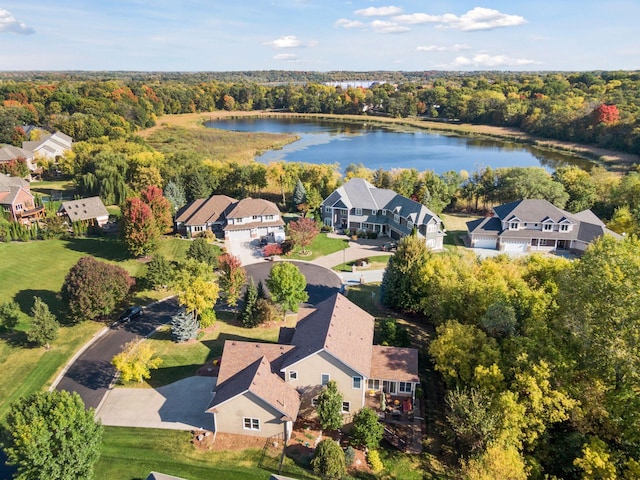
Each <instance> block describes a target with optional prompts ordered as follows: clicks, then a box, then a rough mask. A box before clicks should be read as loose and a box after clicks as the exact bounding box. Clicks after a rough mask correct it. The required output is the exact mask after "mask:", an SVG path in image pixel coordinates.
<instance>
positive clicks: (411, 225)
mask: <svg viewBox="0 0 640 480" xmlns="http://www.w3.org/2000/svg"><path fill="white" fill-rule="evenodd" d="M407 228H413V222H412V221H411V220H407Z"/></svg>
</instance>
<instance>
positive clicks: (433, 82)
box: [0, 71, 640, 154]
mask: <svg viewBox="0 0 640 480" xmlns="http://www.w3.org/2000/svg"><path fill="white" fill-rule="evenodd" d="M378 73H379V74H380V75H379V77H380V78H384V80H385V81H382V82H377V83H374V84H373V85H371V86H370V88H360V87H353V86H347V87H346V88H343V87H342V86H334V85H328V84H326V80H325V78H327V77H322V75H319V76H313V75H310V74H308V75H305V74H304V73H301V74H300V75H299V76H298V77H295V76H294V75H293V74H291V75H287V76H285V77H286V79H284V80H283V81H279V82H278V81H276V82H275V83H264V82H262V81H261V80H264V79H265V78H266V79H269V78H271V79H273V78H275V76H274V77H269V75H264V74H263V75H260V74H259V73H256V75H251V74H250V73H248V72H244V73H242V74H235V75H231V74H230V75H227V76H226V77H225V76H220V77H219V78H224V80H212V75H203V76H201V77H200V80H201V81H194V78H199V77H197V76H196V77H194V76H193V75H196V74H193V75H187V74H176V75H169V74H156V75H153V74H149V75H146V76H140V75H128V76H127V75H116V74H112V75H106V74H101V75H98V76H97V77H92V76H89V75H84V76H78V77H76V76H74V75H62V76H61V77H60V76H56V75H52V76H47V75H45V76H44V77H37V78H31V79H29V80H17V79H5V80H0V103H1V106H0V142H5V143H12V144H18V143H19V142H21V141H22V140H24V137H25V135H24V131H21V127H22V126H23V125H25V124H37V125H45V126H47V127H49V128H52V129H59V130H61V131H63V132H64V133H66V134H68V135H70V136H72V137H73V138H74V139H76V140H86V139H89V138H96V137H101V136H105V135H106V136H109V137H110V138H123V137H125V136H127V135H128V134H130V133H132V132H134V131H136V130H137V129H139V128H145V127H149V126H152V125H155V124H156V122H157V120H158V118H159V117H160V116H162V115H164V114H176V113H193V112H209V111H214V110H245V111H251V110H265V109H275V110H282V111H288V112H299V113H333V114H355V115H386V116H391V117H413V116H416V115H418V116H424V117H427V118H432V119H445V120H447V121H462V122H471V123H478V124H487V125H501V126H513V127H517V128H519V129H521V130H523V131H525V132H528V133H531V134H533V135H537V136H540V137H544V138H553V139H560V140H569V141H575V142H579V143H585V144H594V145H598V146H600V147H605V148H611V149H614V150H619V151H624V152H631V153H636V154H637V153H640V128H639V124H638V118H639V114H640V94H639V93H638V92H640V88H638V87H639V86H640V74H639V73H637V72H619V71H614V72H577V73H535V72H523V73H496V72H493V73H492V72H487V73H468V74H461V73H460V74H445V73H443V72H440V73H435V72H423V74H421V75H420V74H418V73H408V74H396V75H393V74H390V73H387V74H386V75H383V72H371V74H372V75H377V74H378ZM279 76H280V77H283V75H282V74H279ZM349 77H351V75H347V74H346V73H345V72H342V76H340V75H335V76H333V77H332V78H349ZM361 78H362V77H361ZM374 79H375V78H374ZM387 80H388V81H387Z"/></svg>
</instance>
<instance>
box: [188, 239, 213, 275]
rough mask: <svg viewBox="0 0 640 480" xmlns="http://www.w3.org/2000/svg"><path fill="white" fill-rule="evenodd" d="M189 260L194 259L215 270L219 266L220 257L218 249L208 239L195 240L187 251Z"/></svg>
mask: <svg viewBox="0 0 640 480" xmlns="http://www.w3.org/2000/svg"><path fill="white" fill-rule="evenodd" d="M187 258H192V259H194V260H197V261H198V262H202V263H206V264H208V265H210V266H211V267H213V268H216V266H217V265H218V255H217V254H216V249H215V247H214V246H213V245H211V244H210V243H209V242H208V241H207V239H206V238H200V237H199V238H195V239H194V240H193V241H192V242H191V245H189V248H188V249H187Z"/></svg>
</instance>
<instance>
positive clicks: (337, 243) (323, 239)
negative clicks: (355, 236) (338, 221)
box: [287, 233, 347, 260]
mask: <svg viewBox="0 0 640 480" xmlns="http://www.w3.org/2000/svg"><path fill="white" fill-rule="evenodd" d="M346 244H347V240H344V239H341V238H329V237H328V236H327V234H326V233H320V234H319V235H318V236H317V237H316V238H315V239H314V240H313V243H312V244H311V245H309V246H308V247H307V251H310V252H311V254H310V255H300V248H299V247H296V248H295V251H294V252H291V253H290V254H289V255H287V258H288V259H291V260H313V259H314V258H318V257H324V256H325V255H329V254H330V253H335V252H339V251H340V250H343V249H344V248H345V247H346Z"/></svg>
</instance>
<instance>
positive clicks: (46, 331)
mask: <svg viewBox="0 0 640 480" xmlns="http://www.w3.org/2000/svg"><path fill="white" fill-rule="evenodd" d="M31 319H32V320H31V329H30V330H29V331H28V332H27V339H28V340H29V341H30V342H31V343H34V344H36V345H38V346H39V347H45V348H46V349H47V350H48V349H49V343H50V342H52V341H54V340H55V339H56V337H57V336H58V327H59V326H60V325H59V324H58V321H57V320H56V316H55V315H54V314H53V313H51V311H50V310H49V306H48V305H47V304H46V303H44V302H43V301H42V299H41V298H40V297H33V307H31Z"/></svg>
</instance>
